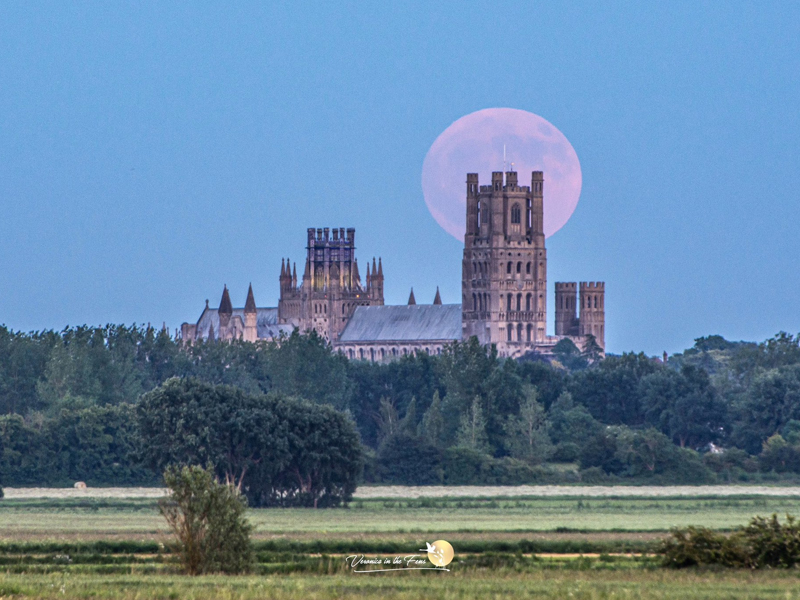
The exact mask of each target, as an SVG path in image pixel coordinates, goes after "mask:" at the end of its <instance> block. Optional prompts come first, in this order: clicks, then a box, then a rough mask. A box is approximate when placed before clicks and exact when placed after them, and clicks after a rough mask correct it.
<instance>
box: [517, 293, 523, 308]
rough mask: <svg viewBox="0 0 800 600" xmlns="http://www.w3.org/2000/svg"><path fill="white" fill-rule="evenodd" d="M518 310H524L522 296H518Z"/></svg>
mask: <svg viewBox="0 0 800 600" xmlns="http://www.w3.org/2000/svg"><path fill="white" fill-rule="evenodd" d="M517 310H522V294H517Z"/></svg>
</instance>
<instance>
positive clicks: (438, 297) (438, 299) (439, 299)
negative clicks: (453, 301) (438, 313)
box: [433, 285, 442, 306]
mask: <svg viewBox="0 0 800 600" xmlns="http://www.w3.org/2000/svg"><path fill="white" fill-rule="evenodd" d="M433 304H434V306H441V304H442V297H441V295H439V286H438V285H437V286H436V297H434V299H433Z"/></svg>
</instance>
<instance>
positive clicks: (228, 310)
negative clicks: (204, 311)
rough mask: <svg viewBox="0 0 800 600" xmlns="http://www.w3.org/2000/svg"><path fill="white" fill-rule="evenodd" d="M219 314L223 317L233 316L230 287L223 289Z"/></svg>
mask: <svg viewBox="0 0 800 600" xmlns="http://www.w3.org/2000/svg"><path fill="white" fill-rule="evenodd" d="M217 312H219V314H220V316H221V315H228V316H231V315H232V314H233V305H232V304H231V295H230V294H229V293H228V286H227V285H225V286H224V287H223V288H222V299H221V300H220V301H219V310H218V311H217Z"/></svg>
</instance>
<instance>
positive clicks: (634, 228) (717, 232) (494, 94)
mask: <svg viewBox="0 0 800 600" xmlns="http://www.w3.org/2000/svg"><path fill="white" fill-rule="evenodd" d="M372 4H373V5H372V6H369V5H367V3H355V2H353V3H347V2H335V3H307V4H306V3H302V2H296V1H294V2H286V3H277V2H276V3H262V2H254V3H246V2H239V3H221V2H220V3H205V2H194V3H177V2H175V3H150V2H136V3H101V2H96V3H94V2H80V3H77V2H76V3H63V2H53V3H35V2H4V3H2V4H0V256H2V263H0V264H1V266H0V290H2V292H1V293H0V323H5V324H6V325H8V326H9V327H12V328H14V329H21V330H26V331H27V330H35V329H43V328H57V329H60V328H62V327H64V326H65V325H68V324H69V325H76V324H82V323H90V324H104V323H109V322H116V323H123V322H124V323H133V322H136V323H146V322H152V323H154V324H159V325H160V324H161V323H162V321H166V323H167V324H168V326H170V327H171V328H175V327H178V326H179V325H180V323H181V322H183V321H190V322H191V321H194V320H196V319H197V317H198V316H199V313H200V311H201V309H202V306H203V303H204V300H205V299H206V298H209V299H210V300H211V302H212V304H216V303H217V302H218V301H219V297H220V295H221V291H222V286H223V284H228V286H229V287H230V288H231V292H232V297H233V301H234V304H237V305H242V304H243V303H244V300H245V295H246V291H247V285H248V283H249V282H251V281H252V283H253V288H254V291H255V294H256V300H257V302H258V304H259V305H262V306H264V305H267V306H275V305H276V304H277V298H278V275H279V269H280V259H281V257H282V256H290V257H291V258H292V259H293V260H297V261H298V262H299V261H301V260H302V256H303V245H304V239H305V230H306V228H307V227H309V226H314V227H323V226H329V227H356V230H357V238H356V239H357V246H358V251H357V253H358V256H359V257H360V262H361V261H366V259H367V258H371V257H372V256H382V257H383V265H384V273H385V276H386V300H387V302H388V303H401V302H405V301H406V299H407V298H408V292H409V288H410V287H411V286H412V285H413V286H414V291H415V294H416V297H417V299H418V301H420V302H430V301H432V299H433V295H434V293H435V289H436V286H437V285H438V286H439V287H440V289H441V292H442V297H443V299H444V301H445V302H458V298H459V296H460V277H461V266H460V263H461V251H462V246H461V244H460V243H459V242H458V241H457V240H455V239H453V238H452V237H450V236H449V235H448V234H447V233H445V232H444V231H443V230H442V229H441V228H440V227H439V226H438V225H437V224H436V222H435V221H434V220H433V218H432V217H431V216H430V214H429V213H428V211H427V208H426V206H425V203H424V200H423V197H422V190H421V184H420V178H421V171H422V162H423V160H424V158H425V154H426V152H427V150H428V148H429V147H430V145H431V144H432V143H433V141H434V140H435V139H436V137H437V136H438V135H439V134H440V133H441V132H442V131H443V130H444V129H446V128H447V127H448V126H449V125H450V124H451V123H452V122H453V121H455V120H456V119H458V118H459V117H461V116H463V115H465V114H468V113H470V112H473V111H476V110H479V109H482V108H488V107H511V108H519V109H523V110H527V111H530V112H534V113H536V114H538V115H541V116H543V117H544V118H545V119H547V120H548V121H550V122H551V123H553V124H554V125H555V126H556V127H558V128H559V129H560V130H561V131H562V132H563V133H564V134H565V135H566V136H567V138H568V139H569V140H570V142H571V143H572V145H573V147H574V148H575V150H576V152H577V154H578V157H579V159H580V161H581V167H582V171H583V190H582V194H581V200H580V203H579V204H578V208H577V210H576V211H575V214H574V215H573V217H572V219H571V220H570V221H569V223H568V224H567V225H566V226H565V227H564V228H563V229H562V230H561V231H559V232H558V233H557V234H555V235H554V236H553V237H552V238H550V239H549V240H548V250H549V252H548V257H549V278H550V281H551V282H553V281H577V280H595V279H597V280H605V281H606V290H607V291H606V312H607V314H606V323H607V325H606V332H607V333H606V341H607V346H608V350H609V351H612V352H622V351H626V350H644V351H646V352H648V353H651V354H656V353H660V352H661V351H662V350H667V351H669V352H673V351H678V350H680V349H682V348H685V347H688V346H690V345H691V344H692V340H693V339H694V338H696V337H699V336H701V335H708V334H714V333H719V334H722V335H724V336H726V337H728V338H730V339H750V340H761V339H764V338H766V337H768V336H770V335H772V334H774V333H776V332H777V331H779V330H787V331H790V332H797V331H798V330H800V310H798V307H800V276H798V250H799V249H800V244H799V243H798V222H800V193H799V192H798V189H799V188H798V173H800V146H799V145H798V143H799V141H800V77H798V73H800V4H797V3H790V2H785V3H773V2H769V3H768V2H763V3H734V2H724V3H723V2H696V1H693V2H651V3H646V2H632V3H604V4H603V5H602V6H601V5H600V3H593V2H586V3H526V2H510V3H504V2H486V3H471V2H467V3H464V2H445V1H440V2H436V3H428V2H420V3H406V2H395V3H372ZM362 264H363V263H362ZM550 295H551V296H552V283H551V290H550ZM550 303H551V305H552V297H551V298H550ZM551 308H552V306H551ZM551 322H552V315H551Z"/></svg>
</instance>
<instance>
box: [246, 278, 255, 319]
mask: <svg viewBox="0 0 800 600" xmlns="http://www.w3.org/2000/svg"><path fill="white" fill-rule="evenodd" d="M257 312H258V311H257V310H256V299H255V296H253V284H252V283H251V284H250V287H249V288H248V290H247V301H246V302H245V303H244V314H246V315H247V314H255V313H257Z"/></svg>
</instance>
